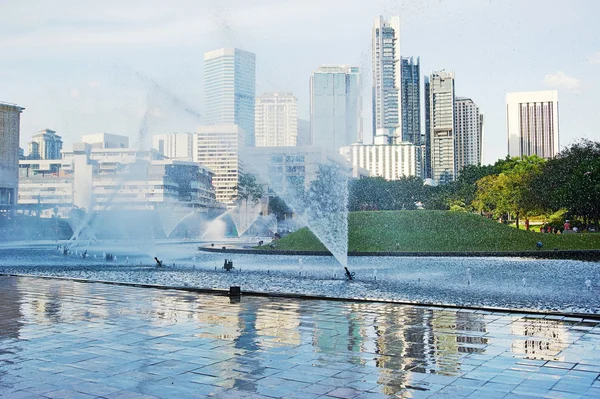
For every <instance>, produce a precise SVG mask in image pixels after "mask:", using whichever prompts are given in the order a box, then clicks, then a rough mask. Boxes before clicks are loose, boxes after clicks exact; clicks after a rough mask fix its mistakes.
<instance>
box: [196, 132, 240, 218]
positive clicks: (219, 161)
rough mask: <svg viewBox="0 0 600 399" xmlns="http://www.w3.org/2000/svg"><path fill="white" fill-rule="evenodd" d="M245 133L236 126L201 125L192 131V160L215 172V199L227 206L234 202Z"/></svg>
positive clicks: (232, 204) (213, 180) (213, 182)
mask: <svg viewBox="0 0 600 399" xmlns="http://www.w3.org/2000/svg"><path fill="white" fill-rule="evenodd" d="M244 137H245V132H244V130H243V129H242V128H240V127H239V126H237V125H212V126H201V127H199V128H198V129H197V133H195V134H194V150H193V151H194V162H198V163H200V164H201V165H203V166H205V167H207V168H210V170H212V171H213V172H214V174H215V175H214V177H213V179H212V184H213V186H214V188H215V196H216V199H217V202H221V203H223V204H226V205H227V206H229V207H232V206H234V205H235V199H236V195H237V191H236V190H235V189H234V187H235V186H237V184H238V178H239V176H240V173H243V163H242V160H241V158H240V152H241V150H242V149H243V147H244Z"/></svg>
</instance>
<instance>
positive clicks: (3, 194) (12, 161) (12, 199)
mask: <svg viewBox="0 0 600 399" xmlns="http://www.w3.org/2000/svg"><path fill="white" fill-rule="evenodd" d="M24 109H25V108H22V107H19V106H18V105H15V104H8V103H0V209H3V208H4V209H6V208H11V207H12V206H13V205H15V204H16V203H17V192H18V186H19V134H20V131H21V130H20V129H21V112H23V110H24Z"/></svg>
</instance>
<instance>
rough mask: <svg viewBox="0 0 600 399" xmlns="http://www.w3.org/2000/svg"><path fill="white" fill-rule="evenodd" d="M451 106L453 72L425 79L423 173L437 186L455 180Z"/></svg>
mask: <svg viewBox="0 0 600 399" xmlns="http://www.w3.org/2000/svg"><path fill="white" fill-rule="evenodd" d="M454 107H455V98H454V73H450V72H444V71H440V72H433V73H432V74H431V76H430V77H427V76H425V142H426V146H427V154H426V156H427V158H426V171H425V173H426V177H430V178H432V179H433V180H435V181H436V182H438V183H448V182H450V181H453V180H454V179H455V178H456V162H455V133H456V132H455V120H456V119H455V118H456V113H455V108H454Z"/></svg>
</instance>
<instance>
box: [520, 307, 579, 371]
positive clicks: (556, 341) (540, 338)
mask: <svg viewBox="0 0 600 399" xmlns="http://www.w3.org/2000/svg"><path fill="white" fill-rule="evenodd" d="M510 330H511V333H512V334H513V335H517V336H519V338H515V339H514V341H513V344H512V346H511V348H512V351H513V353H515V354H518V355H522V356H523V357H525V358H528V359H540V360H559V361H561V360H563V358H562V357H561V356H559V354H560V352H561V351H563V350H564V349H566V348H567V347H568V346H569V334H568V332H567V325H565V323H564V322H560V321H556V320H547V319H527V318H525V319H523V320H519V321H517V322H513V323H512V324H511V328H510ZM520 337H524V338H520Z"/></svg>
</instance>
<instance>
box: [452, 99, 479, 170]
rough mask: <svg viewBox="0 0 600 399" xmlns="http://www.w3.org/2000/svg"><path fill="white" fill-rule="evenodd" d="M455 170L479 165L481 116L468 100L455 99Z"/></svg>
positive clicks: (476, 107)
mask: <svg viewBox="0 0 600 399" xmlns="http://www.w3.org/2000/svg"><path fill="white" fill-rule="evenodd" d="M455 109H456V139H455V144H456V146H455V162H456V170H457V172H458V173H460V171H461V169H462V168H464V167H465V166H467V165H481V151H482V147H483V115H482V114H481V113H480V112H479V107H478V106H477V104H475V103H474V102H473V100H471V99H470V98H462V97H461V98H456V104H455Z"/></svg>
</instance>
